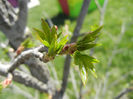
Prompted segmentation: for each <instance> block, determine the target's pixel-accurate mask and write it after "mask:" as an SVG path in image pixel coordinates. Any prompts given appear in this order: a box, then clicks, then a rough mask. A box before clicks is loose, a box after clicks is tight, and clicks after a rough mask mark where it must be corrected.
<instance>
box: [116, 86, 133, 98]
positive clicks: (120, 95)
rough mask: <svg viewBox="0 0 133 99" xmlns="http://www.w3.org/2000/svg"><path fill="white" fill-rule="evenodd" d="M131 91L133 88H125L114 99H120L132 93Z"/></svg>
mask: <svg viewBox="0 0 133 99" xmlns="http://www.w3.org/2000/svg"><path fill="white" fill-rule="evenodd" d="M132 91H133V87H131V88H126V89H124V90H123V91H122V92H120V94H119V95H118V96H116V97H115V98H114V99H120V98H121V97H122V96H124V95H125V94H127V93H129V92H132Z"/></svg>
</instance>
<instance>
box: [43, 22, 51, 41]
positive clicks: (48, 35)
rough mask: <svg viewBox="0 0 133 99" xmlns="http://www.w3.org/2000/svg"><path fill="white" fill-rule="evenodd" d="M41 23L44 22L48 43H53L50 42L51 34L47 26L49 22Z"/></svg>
mask: <svg viewBox="0 0 133 99" xmlns="http://www.w3.org/2000/svg"><path fill="white" fill-rule="evenodd" d="M41 21H42V22H41V25H42V29H43V32H44V33H45V35H46V38H47V40H48V42H49V43H51V41H50V38H51V33H50V28H49V25H48V24H47V22H45V21H44V19H41Z"/></svg>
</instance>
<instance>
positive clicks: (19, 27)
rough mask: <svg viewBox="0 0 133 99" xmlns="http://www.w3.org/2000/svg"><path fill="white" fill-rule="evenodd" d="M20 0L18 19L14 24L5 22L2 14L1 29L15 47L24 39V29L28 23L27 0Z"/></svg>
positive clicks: (0, 18)
mask: <svg viewBox="0 0 133 99" xmlns="http://www.w3.org/2000/svg"><path fill="white" fill-rule="evenodd" d="M18 1H19V13H18V20H17V21H16V23H15V24H14V25H13V26H9V25H8V24H7V23H5V22H4V19H3V18H2V16H0V30H1V31H2V32H3V33H4V34H5V35H6V37H7V38H8V39H9V43H10V45H11V46H12V47H13V48H14V49H17V47H18V46H19V45H20V43H21V42H22V41H23V40H24V29H25V26H26V23H27V11H28V10H27V0H18Z"/></svg>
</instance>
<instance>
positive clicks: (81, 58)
mask: <svg viewBox="0 0 133 99" xmlns="http://www.w3.org/2000/svg"><path fill="white" fill-rule="evenodd" d="M101 29H102V26H100V27H98V28H95V30H94V31H92V32H90V33H88V34H85V35H84V36H83V37H82V38H81V39H80V40H79V41H78V42H77V51H75V53H74V55H73V56H74V63H75V64H76V65H79V70H80V75H81V79H82V82H83V84H84V85H85V83H86V81H87V74H88V71H90V72H91V73H92V74H93V76H94V77H96V78H97V75H96V73H95V66H94V63H97V62H99V61H98V60H97V59H95V58H94V57H92V56H89V55H86V54H83V53H82V51H85V50H88V49H90V48H93V47H95V46H97V45H99V44H96V43H95V40H96V39H97V38H98V36H99V35H100V34H99V32H100V30H101Z"/></svg>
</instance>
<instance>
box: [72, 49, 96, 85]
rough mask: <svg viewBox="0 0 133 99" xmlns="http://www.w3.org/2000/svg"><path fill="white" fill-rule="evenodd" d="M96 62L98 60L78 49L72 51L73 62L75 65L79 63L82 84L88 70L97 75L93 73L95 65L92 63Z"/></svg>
mask: <svg viewBox="0 0 133 99" xmlns="http://www.w3.org/2000/svg"><path fill="white" fill-rule="evenodd" d="M96 62H98V60H96V59H95V58H93V57H91V56H88V55H86V54H82V53H80V52H79V51H76V52H75V53H74V63H75V64H76V65H79V69H80V74H81V79H82V81H83V83H84V84H85V82H86V80H87V79H86V78H87V74H88V71H90V72H91V73H92V74H93V75H94V77H97V75H96V73H95V67H94V65H93V63H96Z"/></svg>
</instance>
